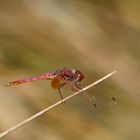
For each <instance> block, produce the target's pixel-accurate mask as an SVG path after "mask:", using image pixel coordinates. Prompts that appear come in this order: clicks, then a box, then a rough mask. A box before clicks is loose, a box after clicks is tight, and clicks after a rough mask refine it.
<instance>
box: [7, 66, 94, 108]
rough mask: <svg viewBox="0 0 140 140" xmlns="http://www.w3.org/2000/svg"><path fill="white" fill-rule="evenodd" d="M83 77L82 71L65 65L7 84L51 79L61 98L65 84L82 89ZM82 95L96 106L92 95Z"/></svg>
mask: <svg viewBox="0 0 140 140" xmlns="http://www.w3.org/2000/svg"><path fill="white" fill-rule="evenodd" d="M83 79H84V74H83V73H82V72H81V71H79V70H74V69H72V68H69V67H64V68H61V69H58V70H56V71H55V72H49V73H47V74H42V75H39V76H35V77H30V78H26V79H21V80H16V81H12V82H10V83H9V84H6V86H7V87H10V86H13V85H19V84H23V83H28V82H32V81H37V80H51V86H52V88H53V89H57V90H58V92H59V94H60V97H61V99H63V96H62V94H61V91H60V89H61V88H62V87H63V86H64V85H66V84H68V83H70V84H71V86H72V90H74V91H76V90H80V89H82V86H81V84H80V81H82V80H83ZM81 95H82V96H84V97H85V98H86V99H87V100H88V101H90V103H91V104H92V105H93V106H94V107H96V104H95V103H93V101H92V100H91V99H90V97H89V96H88V95H87V94H85V93H84V92H82V93H81Z"/></svg>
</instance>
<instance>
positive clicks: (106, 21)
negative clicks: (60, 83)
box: [0, 0, 140, 140]
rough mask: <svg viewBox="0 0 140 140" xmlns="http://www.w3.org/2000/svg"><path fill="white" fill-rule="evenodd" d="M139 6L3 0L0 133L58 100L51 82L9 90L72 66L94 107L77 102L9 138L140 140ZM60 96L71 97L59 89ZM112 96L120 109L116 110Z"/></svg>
mask: <svg viewBox="0 0 140 140" xmlns="http://www.w3.org/2000/svg"><path fill="white" fill-rule="evenodd" d="M139 5H140V2H139V1H138V0H133V1H126V0H93V1H91V0H80V1H79V0H12V1H11V0H3V1H0V132H3V131H5V130H6V129H8V128H10V127H12V126H13V125H16V124H17V123H19V122H21V121H23V120H24V119H26V118H28V117H29V116H31V115H33V114H35V113H37V112H38V111H40V110H42V109H44V108H46V107H48V106H50V105H51V104H53V103H55V102H57V101H58V100H59V99H60V97H59V94H58V92H57V91H55V90H53V89H52V88H51V86H50V81H36V82H32V83H28V84H23V85H19V86H13V87H9V88H7V87H5V84H6V83H8V82H10V81H12V80H17V79H22V78H26V77H30V76H31V77H32V76H36V75H39V74H44V73H47V72H50V71H55V70H56V69H58V68H61V67H65V66H69V67H71V68H74V69H78V70H80V71H82V72H83V73H84V74H85V79H84V80H83V81H82V84H83V85H88V84H90V83H92V82H94V81H96V80H98V79H99V78H101V77H102V76H104V75H106V74H108V73H110V72H112V71H114V70H117V74H115V75H113V76H112V77H110V78H109V79H107V80H105V81H103V82H102V83H100V84H99V85H97V86H96V87H93V88H91V89H89V91H88V92H89V94H90V95H91V96H93V95H95V98H96V104H97V106H98V108H97V109H93V108H91V106H90V105H89V104H88V103H87V102H85V101H84V100H83V99H82V98H80V97H74V98H72V99H71V100H69V101H68V102H66V103H65V104H62V105H61V106H59V107H57V108H55V109H54V110H52V111H50V112H48V113H46V114H44V115H42V116H40V117H39V118H37V119H35V120H33V121H32V122H30V123H29V124H27V125H25V126H24V127H22V128H20V129H18V130H16V131H14V132H13V133H11V134H9V135H7V136H6V137H4V138H3V139H4V140H19V139H20V140H46V139H48V140H77V139H80V140H139V139H140V133H139V132H140V72H139V71H140V63H139V62H140V14H139V13H140V8H139ZM62 92H63V96H65V97H66V96H68V95H70V94H71V93H72V91H71V87H70V86H66V87H64V88H63V89H62ZM112 97H115V98H116V101H117V104H116V105H114V104H112V100H111V98H112Z"/></svg>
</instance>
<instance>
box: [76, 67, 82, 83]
mask: <svg viewBox="0 0 140 140" xmlns="http://www.w3.org/2000/svg"><path fill="white" fill-rule="evenodd" d="M76 73H77V74H78V81H82V80H83V79H84V74H83V73H82V72H80V71H78V70H77V71H76Z"/></svg>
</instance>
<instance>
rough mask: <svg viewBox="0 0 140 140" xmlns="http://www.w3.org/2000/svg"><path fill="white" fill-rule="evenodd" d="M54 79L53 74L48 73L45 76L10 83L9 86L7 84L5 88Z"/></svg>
mask: <svg viewBox="0 0 140 140" xmlns="http://www.w3.org/2000/svg"><path fill="white" fill-rule="evenodd" d="M54 77H56V75H55V73H52V72H50V73H47V74H42V75H39V76H35V77H31V78H26V79H21V80H16V81H12V82H10V83H9V84H7V85H6V86H8V87H9V86H13V85H19V84H22V83H27V82H32V81H37V80H49V79H53V78H54Z"/></svg>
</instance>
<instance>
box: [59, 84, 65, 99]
mask: <svg viewBox="0 0 140 140" xmlns="http://www.w3.org/2000/svg"><path fill="white" fill-rule="evenodd" d="M65 84H66V83H63V84H60V85H59V86H58V92H59V95H60V97H61V100H63V99H64V98H63V95H62V93H61V91H60V89H61V88H62V87H63V86H64V85H65Z"/></svg>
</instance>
